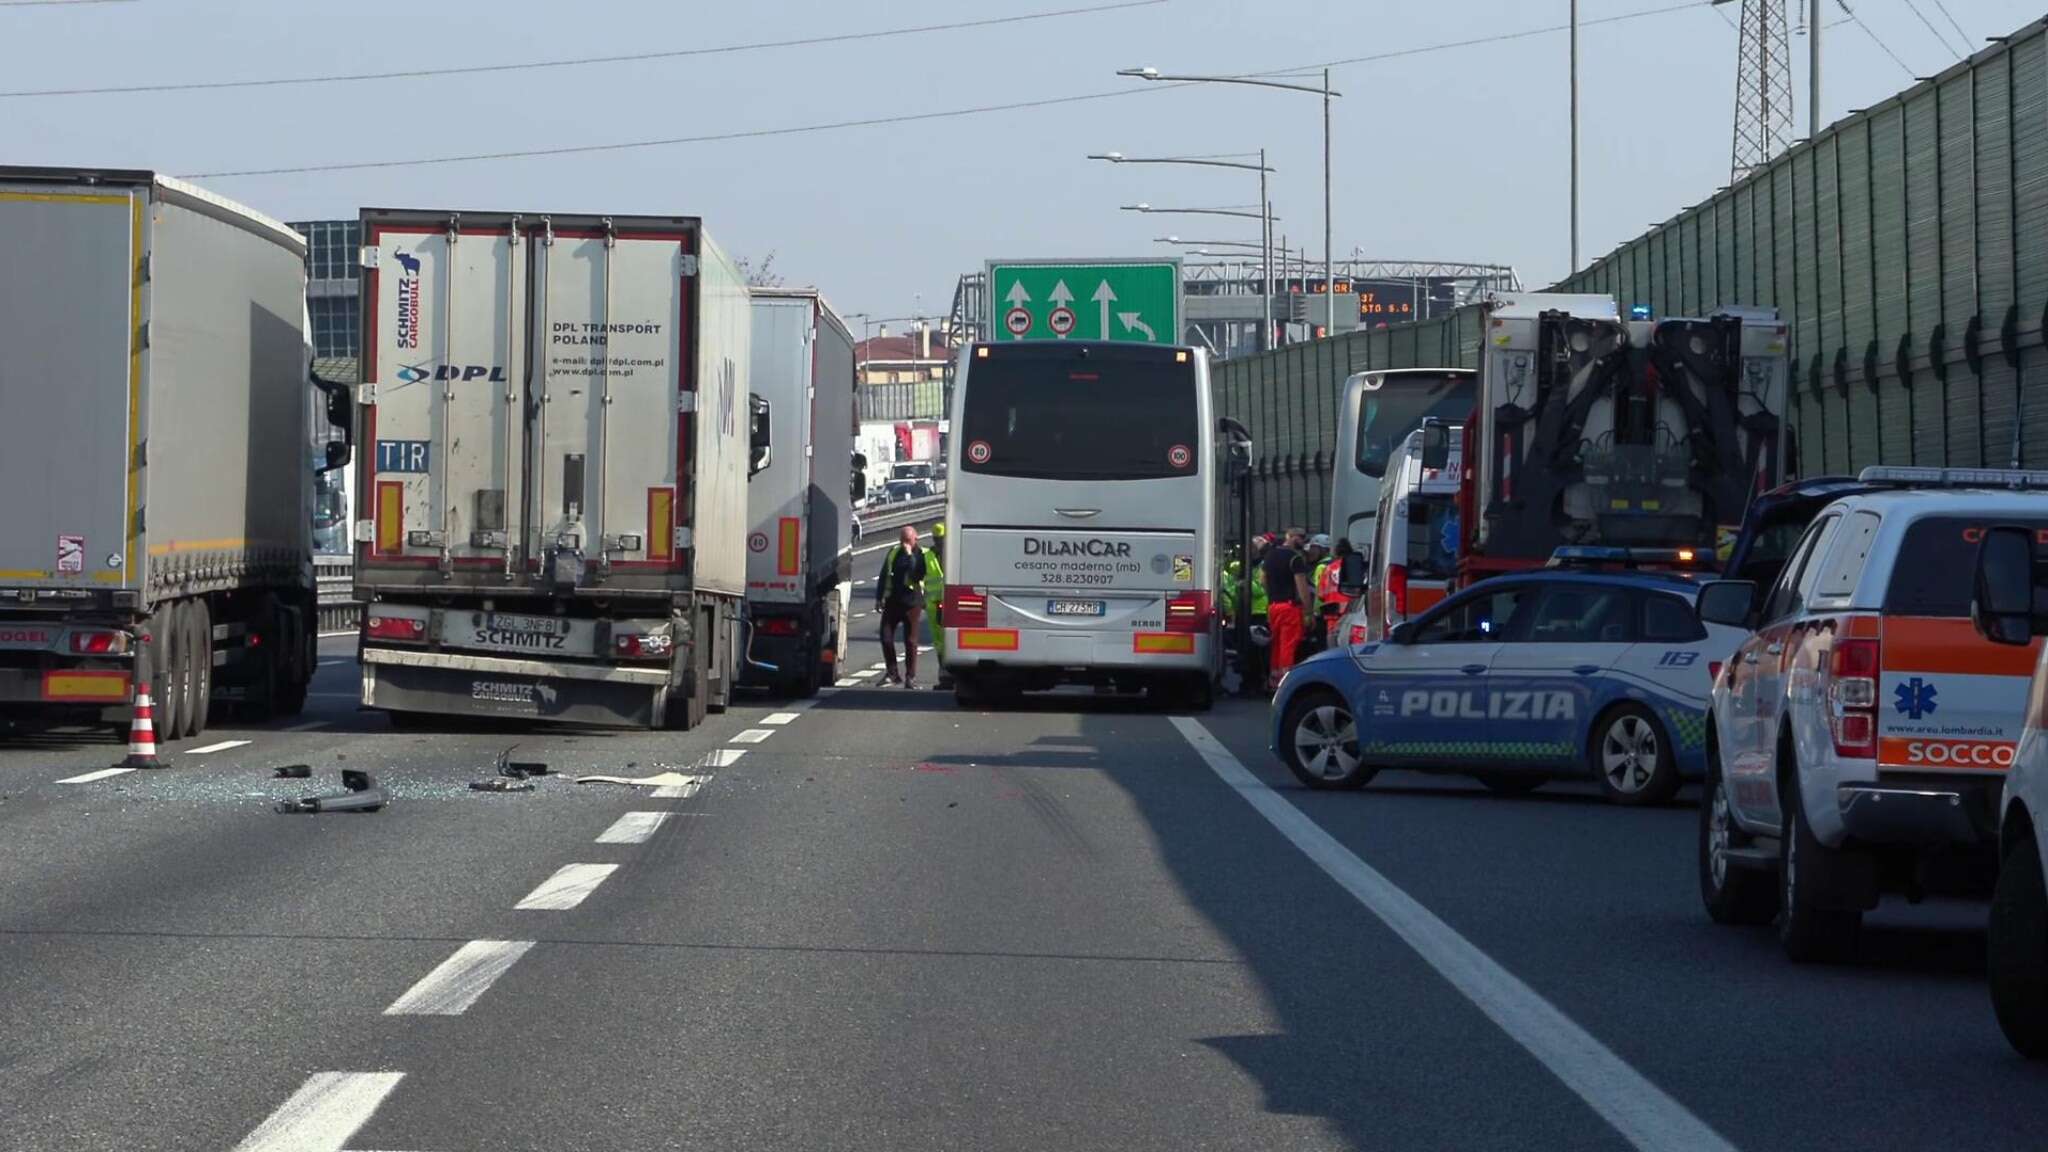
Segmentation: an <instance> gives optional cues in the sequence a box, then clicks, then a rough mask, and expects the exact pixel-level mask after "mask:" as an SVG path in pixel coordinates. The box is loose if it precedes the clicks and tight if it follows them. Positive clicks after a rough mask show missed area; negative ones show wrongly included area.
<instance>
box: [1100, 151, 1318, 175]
mask: <svg viewBox="0 0 2048 1152" xmlns="http://www.w3.org/2000/svg"><path fill="white" fill-rule="evenodd" d="M1088 159H1090V160H1107V161H1109V162H1110V163H1111V164H1193V165H1197V166H1199V167H1203V168H1236V169H1238V170H1240V171H1244V172H1278V171H1280V170H1279V169H1278V168H1264V167H1261V166H1260V165H1257V164H1247V163H1245V162H1244V161H1241V160H1200V159H1193V158H1184V157H1179V156H1123V155H1119V154H1117V153H1115V152H1108V153H1090V154H1089V156H1088Z"/></svg>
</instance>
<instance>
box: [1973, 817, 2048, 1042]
mask: <svg viewBox="0 0 2048 1152" xmlns="http://www.w3.org/2000/svg"><path fill="white" fill-rule="evenodd" d="M2020 831H2021V832H2022V833H2023V835H2020V836H2015V837H2013V843H2012V847H2010V848H2008V849H2006V853H2005V861H2004V863H2002V864H2001V865H1999V869H1998V889H1997V891H1996V892H1994V893H1993V894H1992V897H1991V930H1990V933H1989V937H1988V939H1987V941H1986V948H1985V952H1986V967H1987V968H1988V969H1989V970H1990V976H1991V1007H1992V1008H1993V1009H1994V1010H1995V1011H1996V1012H1997V1013H1998V1027H1999V1030H2000V1031H2002V1032H2004V1033H2005V1038H2006V1040H2007V1041H2009V1042H2010V1043H2011V1044H2012V1046H2013V1049H2014V1050H2015V1051H2017V1052H2018V1053H2019V1054H2020V1055H2022V1056H2025V1057H2026V1058H2027V1059H2029V1060H2048V884H2044V883H2043V881H2042V876H2041V853H2040V851H2039V849H2038V848H2037V847H2036V845H2035V838H2034V832H2033V829H2032V828H2022V829H2020Z"/></svg>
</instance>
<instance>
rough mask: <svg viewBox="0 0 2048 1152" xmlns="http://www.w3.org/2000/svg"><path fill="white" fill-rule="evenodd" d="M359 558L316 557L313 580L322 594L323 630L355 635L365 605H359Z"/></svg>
mask: <svg viewBox="0 0 2048 1152" xmlns="http://www.w3.org/2000/svg"><path fill="white" fill-rule="evenodd" d="M355 570H356V558H355V557H353V556H327V555H323V556H315V557H313V581H314V586H315V588H316V590H317V591H318V594H319V599H318V603H319V612H320V631H321V632H322V633H327V632H352V631H354V630H355V627H356V620H357V617H358V615H359V614H360V612H361V609H362V605H360V604H357V603H356V590H355V581H356V578H355Z"/></svg>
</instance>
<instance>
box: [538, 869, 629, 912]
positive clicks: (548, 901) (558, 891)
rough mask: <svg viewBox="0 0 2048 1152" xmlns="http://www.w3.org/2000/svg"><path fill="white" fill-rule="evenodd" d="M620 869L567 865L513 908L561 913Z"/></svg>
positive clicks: (595, 889) (580, 900) (576, 903)
mask: <svg viewBox="0 0 2048 1152" xmlns="http://www.w3.org/2000/svg"><path fill="white" fill-rule="evenodd" d="M618 870H619V866H618V865H617V864H564V865H562V866H561V868H559V869H557V870H556V872H555V874H554V875H553V876H550V877H548V878H547V879H546V880H543V881H541V885H540V887H538V888H535V889H534V890H533V891H531V892H528V893H527V894H526V899H524V900H521V901H520V902H519V903H517V904H514V905H513V906H512V907H513V908H514V909H517V910H524V911H545V912H560V911H565V910H567V909H570V908H574V907H575V906H577V905H578V904H581V903H583V900H584V898H585V897H587V896H589V895H590V894H591V893H592V892H595V891H597V886H598V885H599V884H602V883H604V878H605V877H607V876H609V875H611V874H612V873H614V872H616V871H618Z"/></svg>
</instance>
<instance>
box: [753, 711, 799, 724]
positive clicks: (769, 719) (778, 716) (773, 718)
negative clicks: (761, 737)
mask: <svg viewBox="0 0 2048 1152" xmlns="http://www.w3.org/2000/svg"><path fill="white" fill-rule="evenodd" d="M801 715H803V713H801V712H770V713H769V714H768V715H766V716H763V717H761V723H763V724H787V723H789V722H790V721H791V720H794V719H796V718H797V717H798V716H801Z"/></svg>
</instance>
